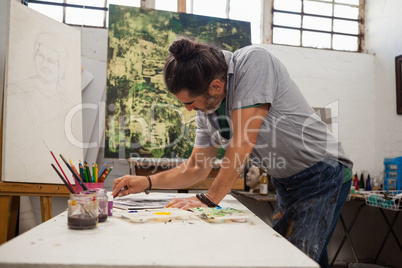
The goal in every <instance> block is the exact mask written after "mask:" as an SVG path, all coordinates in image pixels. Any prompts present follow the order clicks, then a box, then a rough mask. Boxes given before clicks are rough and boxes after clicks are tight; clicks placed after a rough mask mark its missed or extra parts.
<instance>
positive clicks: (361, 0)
mask: <svg viewBox="0 0 402 268" xmlns="http://www.w3.org/2000/svg"><path fill="white" fill-rule="evenodd" d="M270 1H271V5H272V6H271V14H272V16H271V22H272V24H271V29H272V30H271V31H270V34H271V37H270V40H271V43H272V44H275V43H274V42H273V39H274V28H279V29H288V30H296V31H300V41H299V45H292V44H283V43H280V45H289V46H295V47H305V48H312V49H324V50H325V49H327V50H334V51H345V52H363V51H364V8H365V0H359V5H358V6H356V5H353V4H346V3H337V2H335V1H334V0H332V1H331V2H328V1H324V0H309V1H313V2H318V3H327V4H332V16H328V15H320V14H313V13H306V12H304V8H303V7H304V0H300V1H301V4H302V7H301V11H300V12H294V11H287V10H280V9H275V8H274V2H275V1H280V0H270ZM335 5H342V6H351V7H357V8H358V9H359V16H358V18H357V19H350V18H344V17H336V16H334V15H333V13H334V6H335ZM275 12H277V13H282V14H291V15H299V16H300V25H301V26H300V27H291V26H284V25H276V24H274V16H275ZM304 16H309V17H315V18H325V19H330V20H331V30H330V31H324V30H316V29H308V28H303V17H304ZM335 20H342V21H353V22H357V23H358V33H357V34H350V33H343V32H335V31H334V29H333V27H334V21H335ZM303 32H315V33H325V34H330V36H331V42H330V47H329V48H318V47H311V46H304V45H303ZM334 35H341V36H353V37H357V50H344V49H334V48H333V39H334Z"/></svg>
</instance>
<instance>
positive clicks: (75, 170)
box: [70, 159, 82, 180]
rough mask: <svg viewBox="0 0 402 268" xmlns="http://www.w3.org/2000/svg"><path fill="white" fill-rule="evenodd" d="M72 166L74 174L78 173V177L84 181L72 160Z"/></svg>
mask: <svg viewBox="0 0 402 268" xmlns="http://www.w3.org/2000/svg"><path fill="white" fill-rule="evenodd" d="M70 166H71V167H72V168H73V170H74V172H75V173H77V175H78V177H80V179H81V180H82V177H81V175H80V173H78V171H77V169H76V168H75V166H74V165H73V162H71V159H70Z"/></svg>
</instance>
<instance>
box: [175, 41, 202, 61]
mask: <svg viewBox="0 0 402 268" xmlns="http://www.w3.org/2000/svg"><path fill="white" fill-rule="evenodd" d="M169 52H170V53H172V55H173V57H174V58H175V59H176V60H178V61H187V60H190V59H191V58H192V57H193V56H194V55H195V54H196V53H197V50H196V45H195V44H194V43H193V42H192V41H191V40H190V39H187V38H181V39H178V40H175V41H173V43H172V44H171V45H170V47H169Z"/></svg>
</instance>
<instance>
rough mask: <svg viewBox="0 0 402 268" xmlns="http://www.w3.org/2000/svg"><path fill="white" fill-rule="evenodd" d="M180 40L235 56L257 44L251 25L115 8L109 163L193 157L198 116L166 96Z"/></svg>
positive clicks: (112, 8)
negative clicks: (167, 69) (173, 50)
mask: <svg viewBox="0 0 402 268" xmlns="http://www.w3.org/2000/svg"><path fill="white" fill-rule="evenodd" d="M177 36H187V37H192V38H197V39H198V40H200V41H205V42H209V43H213V44H215V45H217V46H218V47H220V48H222V49H225V50H229V51H234V50H236V49H239V48H241V47H244V46H246V45H250V43H251V41H250V40H251V36H250V23H249V22H244V21H235V20H229V19H221V18H213V17H206V16H198V15H192V14H185V13H176V12H167V11H158V10H153V9H141V8H137V7H127V6H116V5H110V7H109V32H108V68H107V96H106V133H105V157H111V158H129V157H151V158H161V157H163V158H187V157H189V156H190V154H191V151H192V147H193V142H194V137H195V128H196V126H195V112H187V110H186V109H185V107H184V106H183V105H181V103H180V102H179V101H177V100H176V98H175V97H174V96H173V95H172V94H170V93H169V92H168V91H167V90H166V87H165V85H164V83H163V74H162V71H163V66H164V63H165V60H166V59H167V56H168V47H169V44H170V43H171V42H172V41H173V40H174V39H175V38H176V37H177Z"/></svg>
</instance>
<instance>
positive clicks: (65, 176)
mask: <svg viewBox="0 0 402 268" xmlns="http://www.w3.org/2000/svg"><path fill="white" fill-rule="evenodd" d="M42 139H43V138H42ZM43 142H44V143H45V144H46V146H47V148H48V149H49V152H50V154H51V155H52V156H53V159H54V161H56V163H57V165H58V166H59V168H60V170H61V172H62V173H63V175H64V178H66V181H67V182H68V184H69V185H70V187H71V188H72V187H73V186H72V185H71V183H70V181H69V179H68V178H67V175H66V173H64V171H63V169H62V168H61V166H60V164H59V161H57V159H56V157H55V156H54V154H53V152H52V150H50V147H49V145H48V144H47V142H46V141H45V139H43Z"/></svg>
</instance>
